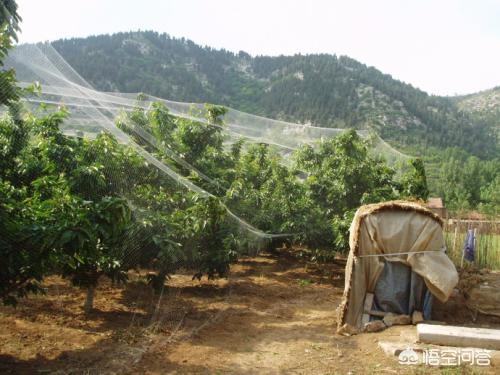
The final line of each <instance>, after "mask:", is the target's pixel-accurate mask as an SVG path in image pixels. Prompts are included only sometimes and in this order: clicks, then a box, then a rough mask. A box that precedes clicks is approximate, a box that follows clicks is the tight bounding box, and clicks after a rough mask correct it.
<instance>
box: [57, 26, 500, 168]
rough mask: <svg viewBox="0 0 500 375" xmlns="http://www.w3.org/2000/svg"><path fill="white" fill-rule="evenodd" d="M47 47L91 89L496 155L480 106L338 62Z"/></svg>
mask: <svg viewBox="0 0 500 375" xmlns="http://www.w3.org/2000/svg"><path fill="white" fill-rule="evenodd" d="M52 44H53V46H54V47H55V48H56V50H58V51H59V53H60V54H61V55H62V56H63V57H64V58H65V59H66V60H67V61H68V62H69V63H70V64H71V65H72V66H73V67H74V68H75V69H76V71H78V72H79V73H80V74H81V75H82V76H83V77H84V78H85V79H87V80H88V81H89V82H90V83H91V84H92V85H93V86H94V87H95V88H97V89H99V90H104V91H121V92H146V93H149V94H152V95H156V96H159V97H162V98H166V99H170V100H176V101H188V102H211V103H216V104H222V105H227V106H230V107H233V108H235V109H239V110H242V111H246V112H250V113H254V114H258V115H263V116H267V117H271V118H277V119H282V120H288V121H294V122H300V123H304V124H312V125H315V126H324V127H354V128H358V129H359V128H371V129H374V130H375V131H376V132H378V133H379V134H380V135H381V136H382V137H383V138H385V139H387V140H389V141H392V143H395V144H397V145H398V146H400V147H403V148H408V149H411V150H413V151H415V152H422V150H426V149H427V148H431V149H443V148H447V147H460V148H462V149H464V150H466V151H467V152H469V153H471V154H474V155H477V156H479V157H481V158H490V157H493V156H495V155H498V138H497V136H498V134H497V129H498V124H499V121H498V119H499V118H500V115H498V112H496V113H497V114H494V115H484V116H483V115H482V113H483V108H490V107H489V106H487V105H484V106H483V105H482V104H481V105H478V106H476V105H475V104H474V103H477V102H478V101H477V100H479V99H477V98H476V99H477V100H476V99H475V96H474V95H472V96H470V97H460V98H449V97H439V96H432V95H428V94H427V93H425V92H424V91H421V90H419V89H417V88H414V87H413V86H411V85H409V84H406V83H403V82H401V81H398V80H395V79H393V78H392V77H391V76H390V75H387V74H383V73H382V72H380V71H378V70H377V69H375V68H373V67H368V66H366V65H364V64H362V63H360V62H358V61H356V60H353V59H351V58H349V57H346V56H336V55H327V54H315V55H300V54H298V55H294V56H276V57H270V56H256V57H252V56H250V55H249V54H247V53H245V52H243V51H240V52H239V53H233V52H229V51H226V50H217V49H213V48H210V47H202V46H199V45H197V44H195V43H194V42H192V41H190V40H186V39H184V38H181V39H176V38H172V37H170V36H168V35H167V34H159V33H156V32H152V31H145V32H142V31H141V32H127V33H117V34H113V35H100V36H92V37H88V38H83V39H64V40H58V41H55V42H53V43H52ZM496 92H497V93H498V91H496ZM478 95H479V94H478ZM481 97H484V96H481ZM493 97H496V98H498V95H497V96H494V95H493ZM484 100H485V101H487V99H484ZM495 100H496V99H495ZM479 102H480V103H483V101H482V100H480V101H479ZM488 103H490V102H488ZM494 103H497V104H498V101H497V102H494ZM497 104H495V105H496V107H495V108H497V110H498V105H497ZM477 108H479V109H478V111H479V112H480V113H481V115H478V113H477V111H476V109H477Z"/></svg>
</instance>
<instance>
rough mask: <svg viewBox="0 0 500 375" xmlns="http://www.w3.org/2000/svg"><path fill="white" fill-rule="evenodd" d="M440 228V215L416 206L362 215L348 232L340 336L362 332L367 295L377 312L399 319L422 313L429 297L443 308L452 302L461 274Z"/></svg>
mask: <svg viewBox="0 0 500 375" xmlns="http://www.w3.org/2000/svg"><path fill="white" fill-rule="evenodd" d="M442 225H443V223H442V220H441V219H440V218H439V216H438V215H436V214H435V213H433V212H431V211H430V210H428V209H427V208H425V207H424V206H422V205H420V204H418V203H414V202H406V201H392V202H385V203H379V204H371V205H366V206H362V207H360V208H359V209H358V211H357V212H356V214H355V216H354V219H353V221H352V224H351V228H350V237H349V246H350V251H349V256H348V258H347V265H346V274H345V275H346V279H345V289H344V297H343V301H342V303H341V305H340V307H339V320H338V332H339V333H356V332H359V331H361V330H362V329H363V327H362V316H363V314H364V313H365V306H364V305H365V297H366V294H367V293H372V294H374V295H375V301H374V304H373V306H372V308H373V309H375V310H381V311H385V312H392V313H396V314H401V313H404V314H412V313H413V311H412V310H419V311H423V310H424V309H425V306H424V305H425V304H426V303H428V302H429V298H427V296H426V294H427V295H429V293H427V292H430V294H432V296H434V297H436V298H438V299H439V300H440V301H442V302H445V301H446V300H447V299H448V297H449V296H450V295H451V293H452V291H453V288H454V287H455V286H456V285H457V283H458V274H457V271H456V269H455V266H454V265H453V263H452V262H451V260H450V259H449V258H448V256H447V255H446V252H445V249H446V246H445V240H444V235H443V227H442ZM394 262H396V263H397V264H398V265H396V264H395V263H394ZM399 265H403V266H405V267H399ZM405 268H406V270H407V272H406V271H405ZM421 280H423V283H422V282H421ZM379 282H380V285H378V284H379ZM423 284H425V285H423ZM402 301H403V302H402ZM398 309H402V310H404V311H397V310H398Z"/></svg>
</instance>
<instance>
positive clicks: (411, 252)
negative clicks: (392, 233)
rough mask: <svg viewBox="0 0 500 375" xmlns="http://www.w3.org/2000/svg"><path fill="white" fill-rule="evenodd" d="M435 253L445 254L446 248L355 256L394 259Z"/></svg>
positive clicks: (358, 256) (357, 256)
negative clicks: (400, 256) (401, 256)
mask: <svg viewBox="0 0 500 375" xmlns="http://www.w3.org/2000/svg"><path fill="white" fill-rule="evenodd" d="M437 252H446V246H443V247H442V248H441V249H439V250H425V251H408V252H404V253H391V254H384V253H382V254H365V255H356V258H369V257H394V256H398V255H410V254H422V253H437Z"/></svg>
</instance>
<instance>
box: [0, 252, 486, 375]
mask: <svg viewBox="0 0 500 375" xmlns="http://www.w3.org/2000/svg"><path fill="white" fill-rule="evenodd" d="M343 272H344V266H343V264H329V265H322V266H317V265H313V264H310V263H307V262H305V261H303V260H301V259H300V258H297V257H296V255H292V254H290V253H287V252H281V253H279V254H274V255H271V254H262V255H260V256H256V257H252V258H243V259H241V260H240V261H239V262H238V263H237V264H236V265H234V266H233V267H232V271H231V276H230V277H229V279H227V280H215V281H207V280H204V281H202V282H199V281H193V280H191V277H190V275H189V274H187V273H186V274H185V275H176V276H174V277H173V278H172V279H171V280H170V281H169V282H168V284H167V285H168V287H166V288H165V290H164V291H163V293H162V294H161V295H160V296H158V295H154V294H153V293H152V292H151V290H150V288H149V287H148V286H147V285H145V283H144V281H143V280H144V277H143V276H144V273H142V274H141V275H137V274H131V275H130V278H131V282H129V283H128V284H127V285H126V286H125V287H121V288H118V287H112V286H111V285H110V284H109V283H103V285H102V286H100V287H99V289H98V290H97V294H96V304H95V307H96V311H95V312H93V313H92V314H90V315H89V316H85V315H84V314H83V312H82V310H81V308H80V306H81V305H82V304H83V300H84V293H83V292H82V291H80V290H78V289H75V288H72V287H70V286H68V283H67V282H66V281H64V280H61V279H59V278H57V277H51V278H49V279H48V280H47V283H46V284H47V294H46V295H44V296H35V297H30V298H29V299H26V300H23V301H21V302H20V304H19V306H18V307H17V308H16V309H13V308H9V307H1V308H0V373H2V374H4V373H7V374H8V373H15V374H19V373H21V374H22V373H27V374H28V373H30V374H31V373H59V374H82V373H85V374H136V373H138V374H165V373H171V374H196V373H200V374H290V373H292V374H347V373H350V374H373V373H380V374H390V373H398V374H399V373H418V374H426V373H436V372H437V373H440V372H441V371H442V370H440V369H429V368H422V367H417V368H415V367H413V368H409V367H405V366H400V365H398V364H397V362H396V361H394V360H393V359H390V358H388V357H386V356H385V354H383V352H382V350H381V349H380V348H379V347H378V344H377V343H378V341H379V340H390V339H391V338H393V339H394V338H396V339H397V338H398V337H400V336H401V335H404V334H405V330H408V329H410V330H411V329H413V327H406V328H405V327H392V328H390V329H388V330H386V331H384V332H381V333H377V334H364V335H357V336H352V337H343V336H339V335H336V334H335V327H336V308H337V306H338V304H339V302H340V300H341V297H342V292H343V284H344V277H343ZM490 370H491V369H490ZM457 371H459V372H452V373H457V374H459V373H472V372H469V370H467V369H458V370H457ZM448 373H449V372H448ZM474 373H481V372H477V371H476V372H474ZM492 373H494V372H492Z"/></svg>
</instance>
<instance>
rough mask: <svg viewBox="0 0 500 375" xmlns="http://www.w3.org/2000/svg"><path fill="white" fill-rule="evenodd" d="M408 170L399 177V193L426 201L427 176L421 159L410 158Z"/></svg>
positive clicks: (427, 192)
mask: <svg viewBox="0 0 500 375" xmlns="http://www.w3.org/2000/svg"><path fill="white" fill-rule="evenodd" d="M409 165H410V167H411V168H410V170H409V171H408V172H406V173H405V175H404V176H403V177H402V178H401V194H402V195H403V196H404V197H406V198H414V199H421V200H424V201H426V200H427V198H428V196H429V189H428V187H427V177H426V174H425V167H424V162H423V161H422V159H411V160H410V161H409Z"/></svg>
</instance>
